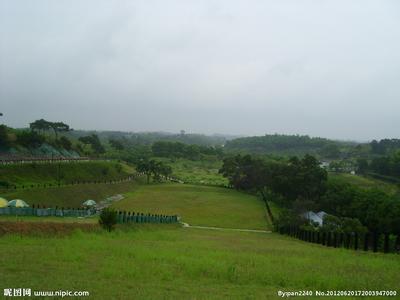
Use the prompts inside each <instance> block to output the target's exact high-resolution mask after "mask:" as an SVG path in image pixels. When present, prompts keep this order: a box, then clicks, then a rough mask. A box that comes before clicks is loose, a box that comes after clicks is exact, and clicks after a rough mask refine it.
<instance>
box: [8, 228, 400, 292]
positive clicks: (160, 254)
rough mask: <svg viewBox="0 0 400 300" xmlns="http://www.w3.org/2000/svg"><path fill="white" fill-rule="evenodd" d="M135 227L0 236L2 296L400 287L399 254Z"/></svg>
mask: <svg viewBox="0 0 400 300" xmlns="http://www.w3.org/2000/svg"><path fill="white" fill-rule="evenodd" d="M131 228H132V229H125V230H121V229H120V230H117V231H116V232H113V233H111V234H109V233H107V232H104V231H103V232H98V233H82V232H77V233H75V234H72V235H68V236H66V237H61V238H60V237H58V238H54V237H45V236H36V237H35V236H20V235H9V236H3V237H2V238H1V239H0V249H1V251H2V254H3V255H1V256H0V278H1V281H0V290H2V289H3V288H19V287H25V288H27V287H29V288H32V290H84V291H89V292H90V293H91V297H90V298H91V299H271V298H273V299H274V298H278V297H277V296H276V293H277V291H278V290H283V291H296V290H312V291H315V290H322V291H325V290H395V289H399V282H400V272H399V270H400V259H399V256H398V255H390V254H389V255H384V254H373V253H363V252H361V251H360V252H355V251H351V250H344V249H333V248H326V247H323V246H319V245H315V244H309V243H306V242H302V241H298V240H294V239H291V238H288V237H285V236H280V235H277V234H262V233H243V232H218V231H209V230H197V229H183V228H177V226H172V225H165V226H160V225H158V226H156V225H153V226H149V225H147V226H134V227H131ZM397 292H398V293H399V292H400V291H399V290H398V291H397ZM305 299H306V298H305ZM324 299H329V298H328V297H326V298H324ZM346 299H350V298H346ZM358 299H360V298H358ZM364 299H365V298H364ZM373 299H379V298H378V297H376V298H373Z"/></svg>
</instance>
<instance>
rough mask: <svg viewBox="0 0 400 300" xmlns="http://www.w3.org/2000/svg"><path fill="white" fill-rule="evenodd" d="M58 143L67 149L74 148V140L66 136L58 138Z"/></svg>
mask: <svg viewBox="0 0 400 300" xmlns="http://www.w3.org/2000/svg"><path fill="white" fill-rule="evenodd" d="M57 144H58V145H59V146H60V147H61V148H64V149H65V150H71V149H72V142H71V141H70V140H69V139H68V138H67V137H65V136H62V137H60V138H59V139H58V141H57Z"/></svg>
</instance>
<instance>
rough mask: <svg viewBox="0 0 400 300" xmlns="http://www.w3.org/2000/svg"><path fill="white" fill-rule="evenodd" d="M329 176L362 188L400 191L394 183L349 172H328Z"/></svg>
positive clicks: (393, 192) (391, 192) (391, 191)
mask: <svg viewBox="0 0 400 300" xmlns="http://www.w3.org/2000/svg"><path fill="white" fill-rule="evenodd" d="M329 177H330V178H332V179H334V180H341V181H344V182H347V183H350V184H354V185H356V186H358V187H360V188H363V189H370V188H377V189H382V190H384V191H385V192H387V193H389V194H391V195H393V194H396V193H399V192H400V189H399V187H398V186H396V185H395V184H392V183H388V182H385V181H382V180H379V179H374V178H370V177H364V176H359V175H351V174H341V173H330V174H329Z"/></svg>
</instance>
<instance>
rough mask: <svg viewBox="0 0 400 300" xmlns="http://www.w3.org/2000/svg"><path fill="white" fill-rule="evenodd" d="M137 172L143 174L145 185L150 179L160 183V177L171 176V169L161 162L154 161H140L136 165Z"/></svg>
mask: <svg viewBox="0 0 400 300" xmlns="http://www.w3.org/2000/svg"><path fill="white" fill-rule="evenodd" d="M136 169H137V171H138V172H141V173H144V174H145V175H146V177H147V183H149V182H150V177H151V176H153V180H155V181H160V180H161V179H162V177H164V178H165V177H169V176H170V175H171V174H172V168H171V167H170V166H168V165H166V164H164V163H163V162H161V161H157V160H154V159H151V160H148V159H142V160H140V161H139V162H138V163H137V164H136Z"/></svg>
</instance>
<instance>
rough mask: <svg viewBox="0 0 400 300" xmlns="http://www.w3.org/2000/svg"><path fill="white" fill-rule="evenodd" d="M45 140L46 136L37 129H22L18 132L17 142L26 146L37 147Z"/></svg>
mask: <svg viewBox="0 0 400 300" xmlns="http://www.w3.org/2000/svg"><path fill="white" fill-rule="evenodd" d="M44 142H45V138H44V137H43V136H42V135H40V134H38V133H37V132H35V131H26V130H24V131H20V132H18V133H17V143H18V144H19V145H21V146H23V147H26V148H37V147H40V146H41V145H42V144H43V143H44Z"/></svg>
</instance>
